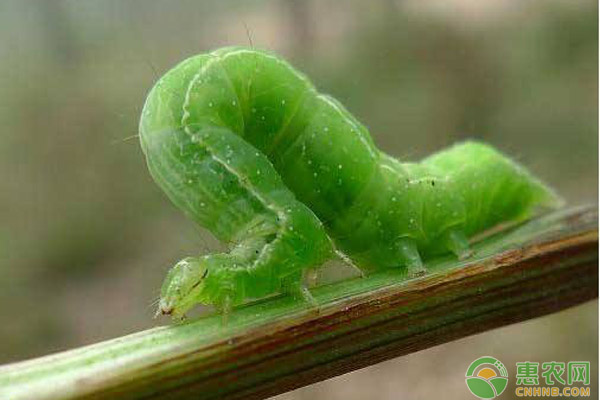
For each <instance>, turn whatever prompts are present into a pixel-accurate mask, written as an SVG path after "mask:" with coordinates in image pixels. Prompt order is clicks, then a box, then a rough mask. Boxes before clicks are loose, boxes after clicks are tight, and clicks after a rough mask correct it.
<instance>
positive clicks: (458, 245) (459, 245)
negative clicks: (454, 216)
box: [443, 229, 473, 260]
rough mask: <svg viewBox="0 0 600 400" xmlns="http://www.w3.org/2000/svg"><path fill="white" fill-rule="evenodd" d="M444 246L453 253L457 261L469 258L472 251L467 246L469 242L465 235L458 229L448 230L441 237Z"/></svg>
mask: <svg viewBox="0 0 600 400" xmlns="http://www.w3.org/2000/svg"><path fill="white" fill-rule="evenodd" d="M443 241H444V246H445V247H446V248H447V249H448V250H449V251H451V252H452V253H454V254H455V255H456V256H457V257H458V259H459V260H464V259H466V258H469V257H470V256H471V255H472V254H473V250H472V249H471V247H470V246H469V240H468V239H467V237H466V236H465V234H464V233H463V232H461V231H459V230H458V229H450V230H448V232H446V234H445V235H444V236H443Z"/></svg>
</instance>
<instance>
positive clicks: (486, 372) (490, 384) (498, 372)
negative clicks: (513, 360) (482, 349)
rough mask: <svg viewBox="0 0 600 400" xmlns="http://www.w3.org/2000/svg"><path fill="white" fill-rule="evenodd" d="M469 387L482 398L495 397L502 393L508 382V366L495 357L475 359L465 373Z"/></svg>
mask: <svg viewBox="0 0 600 400" xmlns="http://www.w3.org/2000/svg"><path fill="white" fill-rule="evenodd" d="M465 382H466V383H467V387H468V388H469V390H470V391H471V393H473V394H474V395H475V396H477V397H479V398H480V399H493V398H496V397H498V396H500V395H501V394H502V392H504V389H506V385H507V384H508V372H507V371H506V367H505V366H504V364H502V363H501V362H500V361H498V360H496V359H495V358H494V357H489V356H487V357H481V358H478V359H477V360H475V361H473V362H472V363H471V365H469V369H467V373H466V374H465Z"/></svg>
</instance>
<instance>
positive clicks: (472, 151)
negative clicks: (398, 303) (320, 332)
mask: <svg viewBox="0 0 600 400" xmlns="http://www.w3.org/2000/svg"><path fill="white" fill-rule="evenodd" d="M140 138H141V144H142V149H143V151H144V153H145V155H146V159H147V163H148V167H149V169H150V172H151V174H152V176H153V177H154V179H155V181H156V182H157V183H158V185H159V186H160V187H161V188H162V189H163V190H164V191H165V192H166V193H167V195H168V196H169V197H170V198H171V200H172V201H173V202H174V203H175V204H176V205H177V206H178V207H179V208H181V209H182V210H183V211H184V212H185V213H186V214H187V215H188V216H189V217H190V218H191V219H193V220H194V221H195V222H197V223H198V224H200V225H202V226H204V227H206V228H207V229H209V230H210V231H211V232H213V233H214V234H215V235H216V236H217V237H218V238H219V239H220V240H222V241H224V242H226V243H229V244H230V245H231V246H230V247H231V250H230V251H229V252H228V253H222V254H211V255H206V256H201V257H190V258H186V259H184V260H182V261H180V262H179V263H178V264H177V265H176V266H175V267H173V269H172V270H171V271H170V272H169V274H168V275H167V279H166V280H165V283H164V284H163V288H162V293H161V301H160V305H159V311H160V312H162V313H164V314H172V315H174V316H181V315H183V314H184V313H185V312H186V311H187V310H188V309H189V308H191V307H192V306H193V305H195V304H197V303H206V304H214V305H216V306H217V307H219V308H221V309H222V310H223V311H224V312H225V313H227V312H229V310H230V308H231V307H232V306H233V305H235V304H239V303H241V302H243V301H244V300H245V299H248V298H258V297H264V296H267V295H269V294H272V293H277V292H285V293H290V294H293V295H296V296H301V297H303V298H305V299H306V300H308V301H313V300H312V297H311V296H310V293H309V292H308V290H307V289H306V287H305V286H304V284H303V279H302V278H303V273H304V272H305V271H306V270H308V269H310V268H314V267H318V266H319V265H321V264H322V263H323V262H325V261H326V260H327V259H329V258H331V257H333V256H334V255H335V251H336V249H338V250H339V251H341V252H342V253H343V254H345V255H346V256H347V257H349V258H350V259H351V260H352V261H353V262H354V263H355V264H356V265H357V266H358V267H359V268H360V269H362V270H363V271H365V272H367V273H368V272H371V271H376V270H380V269H384V268H397V267H407V268H408V269H409V270H410V271H411V273H412V274H421V273H424V272H425V269H424V267H423V264H422V261H421V259H422V258H427V257H431V256H434V255H438V254H443V253H447V252H452V253H455V254H456V255H457V256H459V257H466V256H468V255H469V253H470V251H469V244H468V238H469V237H471V236H472V235H474V234H476V233H478V232H481V231H482V230H485V229H487V228H490V227H493V226H494V225H497V224H499V223H501V222H506V221H518V220H523V219H526V218H530V217H531V216H532V215H533V213H534V212H535V211H536V209H538V208H540V207H556V206H557V205H558V204H559V202H560V200H559V198H558V197H557V196H556V195H555V194H554V192H553V191H552V190H551V189H549V188H548V187H547V186H545V185H544V184H543V183H541V182H540V181H539V180H537V179H536V178H534V177H533V176H531V175H530V174H529V173H528V172H527V171H526V170H525V169H523V168H522V167H521V166H519V165H518V164H516V163H515V162H513V161H511V160H510V159H508V158H506V157H505V156H503V155H502V154H500V153H498V152H497V151H496V150H494V149H492V148H491V147H489V146H487V145H485V144H481V143H475V142H466V143H462V144H458V145H456V146H454V147H452V148H450V149H447V150H444V151H441V152H439V153H436V154H434V155H432V156H430V157H428V158H426V159H425V160H423V161H421V162H420V163H401V162H400V161H398V160H396V159H395V158H393V157H391V156H389V155H387V154H385V153H383V152H381V151H380V150H378V149H377V148H376V146H375V145H374V143H373V141H372V139H371V137H370V135H369V133H368V131H367V130H366V128H365V127H364V126H363V125H362V124H360V122H358V121H357V120H356V119H355V118H354V117H353V116H352V115H351V114H350V113H349V112H348V111H347V110H346V109H345V108H344V107H343V106H342V105H341V104H340V103H338V102H337V101H336V100H334V99H332V98H331V97H329V96H326V95H323V94H320V93H319V92H317V90H316V89H315V88H314V86H313V85H312V84H311V83H310V82H309V80H308V79H307V78H306V77H305V76H303V75H302V74H300V73H299V72H297V71H296V70H294V69H293V68H292V67H291V66H290V65H289V64H288V63H286V62H285V61H283V60H282V59H280V58H278V57H277V56H275V55H273V54H271V53H267V52H264V51H258V50H254V49H246V48H240V47H228V48H222V49H219V50H216V51H214V52H211V53H208V54H201V55H198V56H194V57H191V58H189V59H187V60H185V61H183V62H182V63H181V64H179V65H178V66H176V67H175V68H173V69H172V70H170V71H169V72H167V74H165V75H164V76H163V77H162V78H161V79H160V80H159V82H158V83H157V84H156V85H155V86H154V88H153V89H152V91H151V92H150V94H149V95H148V98H147V100H146V104H145V106H144V111H143V113H142V119H141V121H140Z"/></svg>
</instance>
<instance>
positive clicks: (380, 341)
mask: <svg viewBox="0 0 600 400" xmlns="http://www.w3.org/2000/svg"><path fill="white" fill-rule="evenodd" d="M596 221H597V213H596V211H595V210H592V209H590V208H585V209H575V210H563V211H559V212H556V213H553V214H550V215H546V216H544V217H542V218H539V219H536V220H534V221H531V222H529V223H527V224H524V225H521V226H517V227H513V228H511V229H510V230H504V231H502V232H500V233H498V234H496V235H494V236H492V237H489V238H487V239H485V240H483V241H481V242H480V243H478V244H476V245H475V247H474V248H475V254H474V256H473V257H472V258H471V259H469V260H465V261H460V262H458V261H456V259H455V258H452V257H447V258H443V259H437V260H434V261H432V262H429V263H427V268H428V269H429V271H430V274H428V275H426V276H424V277H419V278H416V279H411V280H406V279H405V276H404V273H402V272H400V271H392V270H390V271H386V272H383V273H379V274H376V275H373V276H370V277H368V278H356V279H350V280H346V281H343V282H339V283H335V284H331V285H326V286H322V287H318V288H316V289H314V290H313V291H312V294H313V295H314V296H315V298H316V300H317V301H318V302H319V304H320V309H319V311H318V312H316V311H315V309H314V308H313V307H311V306H310V305H307V304H306V303H305V302H302V301H297V300H294V299H292V298H290V297H287V298H285V297H278V298H275V299H270V300H263V301H260V302H257V303H254V304H250V305H247V306H244V307H241V308H239V309H236V310H235V311H234V312H233V313H232V314H231V315H230V318H229V323H228V324H227V325H226V326H223V325H222V324H221V318H220V316H219V315H212V316H208V317H205V318H201V319H198V320H195V321H192V322H189V323H186V324H182V325H171V326H163V327H158V328H154V329H150V330H148V331H144V332H139V333H136V334H133V335H129V336H125V337H121V338H117V339H114V340H110V341H107V342H103V343H98V344H95V345H91V346H87V347H83V348H79V349H74V350H70V351H66V352H63V353H59V354H55V355H50V356H46V357H41V358H38V359H34V360H30V361H24V362H20V363H14V364H9V365H5V366H2V367H0V398H2V399H11V400H17V399H91V398H96V399H98V398H106V399H115V398H119V399H200V398H202V399H216V398H228V399H252V398H264V397H266V396H271V395H275V394H278V393H282V392H285V391H287V390H290V389H293V388H296V387H299V386H305V385H308V384H310V383H313V382H317V381H320V380H323V379H327V378H329V377H332V376H336V375H339V374H343V373H346V372H349V371H352V370H355V369H358V368H362V367H365V366H367V365H371V364H374V363H377V362H380V361H383V360H386V359H389V358H392V357H397V356H400V355H404V354H408V353H410V352H414V351H417V350H421V349H425V348H427V347H431V346H434V345H437V344H440V343H445V342H448V341H451V340H455V339H458V338H461V337H464V336H468V335H471V334H473V333H477V332H482V331H486V330H489V329H493V328H495V327H499V326H503V325H506V324H510V323H514V322H517V321H522V320H526V319H529V318H534V317H537V316H540V315H544V314H547V313H551V312H555V311H558V310H560V309H563V308H566V307H569V306H572V305H575V304H579V303H582V302H584V301H587V300H590V299H593V298H596V297H597V296H598V249H597V246H598V229H597V224H596Z"/></svg>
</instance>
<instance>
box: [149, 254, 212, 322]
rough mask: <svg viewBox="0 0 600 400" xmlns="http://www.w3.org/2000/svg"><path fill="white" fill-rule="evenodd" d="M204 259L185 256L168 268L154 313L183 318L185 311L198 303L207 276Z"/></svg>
mask: <svg viewBox="0 0 600 400" xmlns="http://www.w3.org/2000/svg"><path fill="white" fill-rule="evenodd" d="M205 261H206V260H204V259H200V258H194V257H187V258H184V259H183V260H181V261H179V262H178V263H177V264H176V265H175V266H174V267H173V268H171V269H170V270H169V273H168V274H167V277H166V278H165V281H164V282H163V285H162V288H161V292H160V301H159V303H158V310H157V311H156V315H161V314H162V315H171V316H173V318H183V317H184V315H185V312H186V311H188V310H189V309H190V308H192V306H194V305H195V304H198V299H199V298H200V297H201V295H202V292H203V290H204V285H205V278H206V277H207V276H208V265H207V263H206V262H205Z"/></svg>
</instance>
